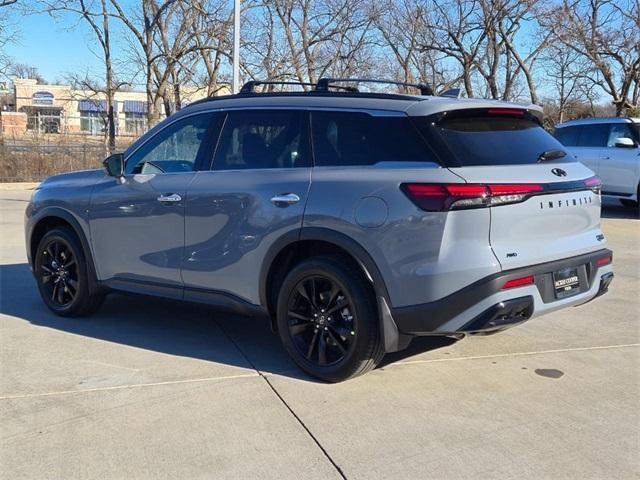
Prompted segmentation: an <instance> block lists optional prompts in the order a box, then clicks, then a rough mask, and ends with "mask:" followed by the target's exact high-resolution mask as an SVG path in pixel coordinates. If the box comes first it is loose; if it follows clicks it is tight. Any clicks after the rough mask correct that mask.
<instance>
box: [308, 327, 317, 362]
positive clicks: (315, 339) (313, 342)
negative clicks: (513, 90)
mask: <svg viewBox="0 0 640 480" xmlns="http://www.w3.org/2000/svg"><path fill="white" fill-rule="evenodd" d="M318 334H319V332H318V330H316V331H315V333H314V334H313V338H312V339H311V342H310V343H309V349H308V350H307V358H308V359H311V355H313V351H314V350H315V347H316V341H317V339H318Z"/></svg>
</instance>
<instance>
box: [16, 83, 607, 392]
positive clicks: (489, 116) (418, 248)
mask: <svg viewBox="0 0 640 480" xmlns="http://www.w3.org/2000/svg"><path fill="white" fill-rule="evenodd" d="M360 82H362V81H360ZM257 85H258V82H250V83H249V84H247V85H245V87H244V88H243V90H242V92H241V93H240V94H237V95H231V96H225V97H217V98H211V99H206V100H204V101H200V102H197V103H194V104H191V105H190V106H188V107H187V108H185V109H183V110H182V111H180V112H179V113H177V114H175V115H172V116H171V117H169V118H167V119H166V120H165V121H163V122H162V123H161V124H159V125H158V126H156V127H155V128H153V129H152V130H151V131H150V132H148V133H147V134H145V135H144V136H142V137H141V138H140V139H139V140H137V141H136V142H135V143H134V144H132V145H131V146H130V147H129V148H128V149H127V150H126V152H124V154H116V155H113V156H111V157H109V158H107V159H106V160H105V162H104V163H105V170H106V171H105V170H94V171H84V172H76V173H69V174H64V175H57V176H53V177H50V178H47V179H46V180H45V181H44V182H42V184H40V186H39V187H38V188H37V189H36V190H35V192H34V194H33V197H32V199H31V203H30V204H29V206H28V208H27V210H26V244H27V254H28V257H29V262H30V264H31V266H32V269H33V272H34V275H35V278H36V280H37V284H38V288H39V290H40V294H41V296H42V299H43V300H44V302H45V303H46V305H47V306H48V307H49V308H50V309H51V310H53V311H54V312H55V313H57V314H60V315H63V316H78V315H85V314H88V313H90V312H91V311H93V310H95V309H96V308H97V307H98V306H99V305H100V304H101V302H102V301H103V299H104V297H105V295H106V294H107V293H109V292H112V291H118V292H133V293H140V294H145V295H155V296H160V297H167V298H173V299H179V300H186V301H192V302H202V303H207V304H211V305H214V306H216V307H219V308H224V309H227V310H231V311H233V312H238V313H241V314H246V315H252V316H256V317H266V318H268V319H270V321H271V322H272V327H273V329H274V331H276V332H277V333H278V334H279V336H280V338H281V340H282V343H283V345H284V348H285V349H286V351H287V352H288V353H289V355H290V356H291V357H292V358H293V360H294V361H295V362H296V363H297V364H298V365H299V366H300V367H301V368H302V369H303V370H304V371H306V372H308V373H309V374H311V375H313V376H315V377H318V378H320V379H323V380H326V381H332V382H335V381H341V380H345V379H347V378H350V377H353V376H356V375H359V374H362V373H364V372H366V371H368V370H370V369H371V368H373V367H375V365H376V364H378V363H379V362H380V360H381V359H382V357H383V355H384V354H385V353H386V352H393V351H398V350H402V349H403V348H405V347H406V346H407V345H408V343H409V341H410V340H411V338H413V337H414V336H417V335H443V336H451V337H455V338H461V337H463V336H465V335H467V334H489V333H494V332H498V331H500V330H504V329H506V328H508V327H511V326H513V325H516V324H519V323H522V322H524V321H526V320H528V319H530V318H532V317H535V316H539V315H542V314H544V313H547V312H551V311H554V310H558V309H560V308H564V307H569V306H573V305H578V304H582V303H585V302H588V301H589V300H592V299H593V298H595V297H597V296H598V295H601V294H602V293H604V292H606V291H607V287H608V285H609V282H610V281H611V279H612V277H613V273H612V265H611V262H612V252H611V251H610V250H608V249H607V248H606V241H605V238H604V235H603V233H602V231H601V229H600V182H599V180H598V178H597V177H595V176H594V174H593V172H592V171H591V170H589V169H588V168H587V167H585V166H584V165H582V164H581V163H578V162H577V161H575V159H574V158H573V157H572V156H569V155H567V154H566V152H565V149H564V147H563V146H562V145H561V144H560V143H558V141H557V140H555V139H554V138H553V137H552V136H551V135H549V134H547V133H546V132H545V131H544V130H543V129H542V128H541V126H540V119H541V116H542V112H541V109H540V108H539V107H537V106H534V105H529V106H522V105H518V104H510V103H505V102H498V101H488V100H477V99H457V98H449V97H445V96H441V97H437V96H433V95H432V94H431V92H430V91H429V89H428V87H425V86H419V88H420V89H421V93H422V95H407V94H388V93H364V92H360V91H358V89H357V88H355V87H353V86H344V85H345V83H344V81H340V82H338V81H336V80H331V79H323V80H321V81H320V82H318V84H317V85H315V87H314V89H313V90H312V91H309V92H282V93H256V92H255V87H256V86H257ZM351 85H353V84H351ZM404 87H406V88H409V87H411V85H404Z"/></svg>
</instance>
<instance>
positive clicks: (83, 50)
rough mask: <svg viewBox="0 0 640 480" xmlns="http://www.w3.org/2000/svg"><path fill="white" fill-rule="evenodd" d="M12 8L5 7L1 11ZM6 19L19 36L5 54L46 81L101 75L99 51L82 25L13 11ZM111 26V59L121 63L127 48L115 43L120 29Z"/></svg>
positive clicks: (48, 16)
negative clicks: (83, 75)
mask: <svg viewBox="0 0 640 480" xmlns="http://www.w3.org/2000/svg"><path fill="white" fill-rule="evenodd" d="M12 8H13V7H5V8H3V9H2V11H1V12H2V14H4V13H5V12H4V11H5V10H11V9H12ZM9 18H10V21H11V23H12V26H13V28H14V29H15V30H17V32H18V34H17V35H16V37H15V39H14V41H13V43H12V44H10V45H9V46H8V48H6V52H7V53H8V54H9V56H10V57H12V58H13V59H14V60H15V61H17V62H19V63H26V64H29V65H31V66H34V67H36V68H37V69H38V72H39V73H40V75H42V76H43V77H44V78H45V80H47V82H50V83H53V82H55V81H62V82H64V83H66V82H65V77H66V76H67V75H68V74H70V73H85V72H86V71H87V70H89V72H91V73H100V72H102V65H103V62H102V60H101V58H100V55H101V52H102V50H101V48H100V46H99V45H98V44H97V42H96V40H95V37H94V36H93V34H92V33H91V32H90V31H89V30H88V29H87V26H86V25H84V24H83V23H82V22H79V21H75V22H71V21H69V19H66V20H65V21H62V19H58V18H53V17H51V16H50V15H48V14H43V13H40V14H32V15H20V16H18V12H17V11H16V10H15V9H14V10H13V11H11V12H9ZM113 23H114V25H113V26H112V28H113V33H112V39H114V40H113V41H112V49H113V57H114V58H117V59H122V60H124V58H125V57H126V51H125V50H126V45H124V44H123V43H122V42H119V41H118V28H119V27H118V25H116V23H117V22H113ZM137 87H141V86H137Z"/></svg>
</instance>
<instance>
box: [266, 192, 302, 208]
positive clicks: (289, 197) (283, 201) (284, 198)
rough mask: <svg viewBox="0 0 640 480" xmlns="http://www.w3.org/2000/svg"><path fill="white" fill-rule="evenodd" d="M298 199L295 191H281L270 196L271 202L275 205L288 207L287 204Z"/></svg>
mask: <svg viewBox="0 0 640 480" xmlns="http://www.w3.org/2000/svg"><path fill="white" fill-rule="evenodd" d="M299 201H300V197H299V196H298V195H296V194H295V193H283V194H281V195H276V196H275V197H272V198H271V203H273V204H274V205H275V206H276V207H288V206H289V205H293V204H294V203H298V202H299Z"/></svg>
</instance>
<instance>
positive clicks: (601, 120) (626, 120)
mask: <svg viewBox="0 0 640 480" xmlns="http://www.w3.org/2000/svg"><path fill="white" fill-rule="evenodd" d="M596 123H640V118H631V117H593V118H578V119H576V120H569V121H567V122H564V123H560V124H558V125H556V128H564V127H570V126H575V125H593V124H596Z"/></svg>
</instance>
